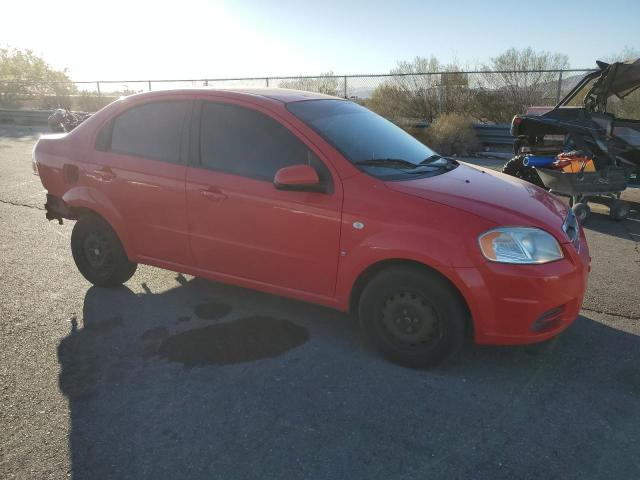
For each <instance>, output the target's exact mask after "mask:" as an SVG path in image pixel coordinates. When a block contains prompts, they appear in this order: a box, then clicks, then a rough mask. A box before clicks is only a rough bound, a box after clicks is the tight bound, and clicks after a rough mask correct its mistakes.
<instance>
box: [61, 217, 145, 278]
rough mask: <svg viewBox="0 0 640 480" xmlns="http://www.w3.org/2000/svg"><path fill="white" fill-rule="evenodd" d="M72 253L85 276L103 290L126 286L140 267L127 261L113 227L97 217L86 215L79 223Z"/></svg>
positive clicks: (74, 234)
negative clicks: (124, 284) (104, 288)
mask: <svg viewBox="0 0 640 480" xmlns="http://www.w3.org/2000/svg"><path fill="white" fill-rule="evenodd" d="M71 252H72V254H73V259H74V260H75V262H76V266H77V267H78V270H80V273H81V274H82V276H84V278H86V279H87V280H88V281H90V282H91V283H93V284H94V285H97V286H99V287H116V286H118V285H121V284H123V283H124V282H126V281H127V280H129V279H130V278H131V277H132V276H133V274H134V273H135V271H136V268H137V267H138V264H137V263H133V262H131V261H129V259H128V258H127V255H126V253H125V251H124V248H123V247H122V244H121V243H120V240H119V239H118V236H117V235H116V233H115V232H114V231H113V229H112V228H111V226H110V225H109V224H108V223H107V222H106V221H105V220H103V219H102V218H100V217H98V216H97V215H85V216H82V217H81V218H80V219H79V220H78V221H77V222H76V224H75V225H74V227H73V232H72V233H71Z"/></svg>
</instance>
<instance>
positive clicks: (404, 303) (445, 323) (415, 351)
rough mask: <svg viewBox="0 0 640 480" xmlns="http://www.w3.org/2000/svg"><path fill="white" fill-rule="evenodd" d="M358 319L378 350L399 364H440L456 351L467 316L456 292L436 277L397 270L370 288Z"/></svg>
mask: <svg viewBox="0 0 640 480" xmlns="http://www.w3.org/2000/svg"><path fill="white" fill-rule="evenodd" d="M358 312H359V317H360V321H361V323H362V325H363V326H364V328H365V330H366V332H367V335H368V337H369V339H370V340H371V342H372V343H373V345H374V346H375V347H376V348H377V349H378V351H379V352H380V353H382V355H384V356H385V357H386V358H388V359H389V360H391V361H392V362H395V363H397V364H400V365H404V366H407V367H413V368H420V367H428V366H431V365H435V364H436V363H438V362H440V361H442V360H443V359H444V358H446V357H447V356H449V355H451V354H452V353H454V352H455V351H457V350H458V349H459V347H460V345H461V344H462V340H463V339H464V334H465V325H466V317H467V312H466V308H465V306H464V304H463V302H462V300H461V299H460V296H459V295H458V294H457V292H456V291H455V290H454V289H453V288H452V287H451V286H450V285H449V284H448V283H447V282H446V281H445V280H444V279H442V278H441V277H439V276H438V275H437V274H435V273H433V272H429V271H426V270H422V269H419V268H416V267H411V266H407V267H405V266H402V267H393V268H389V269H387V270H384V271H382V272H381V273H379V274H378V275H376V276H375V277H374V278H373V279H372V280H371V281H370V282H369V284H368V285H367V286H366V287H365V289H364V290H363V292H362V295H361V297H360V302H359V306H358Z"/></svg>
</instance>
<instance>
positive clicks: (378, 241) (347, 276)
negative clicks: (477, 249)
mask: <svg viewBox="0 0 640 480" xmlns="http://www.w3.org/2000/svg"><path fill="white" fill-rule="evenodd" d="M463 244H465V245H464V246H463ZM465 247H467V248H465ZM471 251H472V250H471V249H469V248H468V245H466V243H465V241H464V239H463V238H461V236H460V235H458V236H455V237H454V236H451V237H449V236H448V235H445V234H444V233H443V232H442V231H440V232H434V234H433V235H430V234H429V233H428V232H424V231H413V232H412V231H398V230H392V231H381V232H378V233H377V234H375V235H372V236H371V237H368V238H366V239H364V240H363V241H362V242H361V243H359V244H357V245H355V246H354V247H353V248H351V249H350V250H348V251H345V250H343V253H342V256H341V257H340V265H339V270H338V279H337V285H336V297H337V301H338V304H339V306H340V308H342V309H345V310H346V309H348V308H349V302H350V298H351V291H352V289H353V286H354V285H355V283H356V281H357V280H358V278H359V277H360V276H361V275H362V274H363V273H364V272H365V271H366V270H367V269H368V268H369V267H371V266H373V265H375V264H377V263H380V262H386V261H393V260H398V261H412V262H416V263H419V264H422V265H424V266H426V267H429V268H432V269H433V270H436V271H437V272H439V273H440V274H441V275H443V276H444V277H446V278H447V279H448V280H449V281H451V282H452V283H453V284H454V285H456V286H457V287H459V286H460V279H459V278H457V277H456V276H455V269H454V268H453V267H452V265H456V264H457V265H460V264H464V266H472V265H474V264H476V263H477V262H478V261H479V260H480V259H479V258H475V256H473V255H471ZM452 252H468V253H469V254H468V255H465V256H467V257H468V258H460V257H457V258H452V257H451V254H452Z"/></svg>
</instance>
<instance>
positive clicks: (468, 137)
mask: <svg viewBox="0 0 640 480" xmlns="http://www.w3.org/2000/svg"><path fill="white" fill-rule="evenodd" d="M473 123H474V122H473V119H472V118H471V117H468V116H465V115H461V114H459V113H445V114H443V115H439V116H438V117H437V118H436V119H435V120H434V121H433V123H432V124H431V125H429V128H427V130H426V132H425V133H424V134H423V135H422V136H423V137H424V138H425V140H426V142H427V143H428V144H429V145H430V146H431V147H433V148H434V149H435V150H436V151H438V152H440V153H442V154H444V155H454V154H456V155H469V154H470V153H472V152H475V151H477V150H479V148H480V144H479V142H478V138H477V137H476V133H475V130H474V129H473Z"/></svg>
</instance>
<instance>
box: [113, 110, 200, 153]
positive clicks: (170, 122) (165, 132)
mask: <svg viewBox="0 0 640 480" xmlns="http://www.w3.org/2000/svg"><path fill="white" fill-rule="evenodd" d="M190 105H191V104H190V102H186V101H167V102H153V103H147V104H144V105H140V106H137V107H133V108H131V109H129V110H127V111H126V112H124V113H122V114H121V115H119V116H118V117H116V118H115V119H114V121H113V127H112V134H111V148H110V150H111V151H113V152H116V153H124V154H126V155H135V156H139V157H145V158H153V159H156V160H162V161H165V162H170V163H179V162H180V142H181V140H182V138H183V129H186V128H187V124H186V121H185V118H186V115H187V112H188V111H189V107H190Z"/></svg>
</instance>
